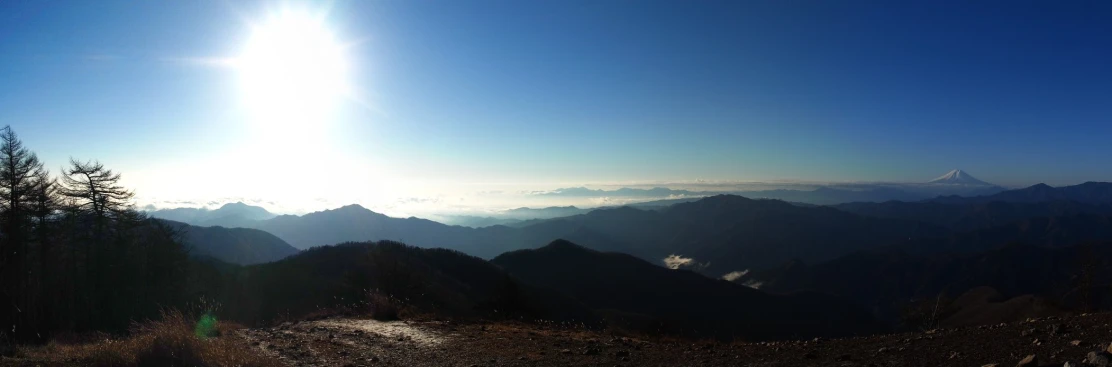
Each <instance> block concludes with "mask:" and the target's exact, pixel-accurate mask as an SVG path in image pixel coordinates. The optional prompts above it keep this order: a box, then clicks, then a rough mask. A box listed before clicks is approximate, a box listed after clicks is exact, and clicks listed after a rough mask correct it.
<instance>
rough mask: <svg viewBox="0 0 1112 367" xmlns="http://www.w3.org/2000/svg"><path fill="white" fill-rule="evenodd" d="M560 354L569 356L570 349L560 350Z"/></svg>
mask: <svg viewBox="0 0 1112 367" xmlns="http://www.w3.org/2000/svg"><path fill="white" fill-rule="evenodd" d="M560 354H571V349H560Z"/></svg>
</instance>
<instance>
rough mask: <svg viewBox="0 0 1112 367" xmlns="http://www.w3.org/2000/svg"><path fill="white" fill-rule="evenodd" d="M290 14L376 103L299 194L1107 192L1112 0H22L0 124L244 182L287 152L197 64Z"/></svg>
mask: <svg viewBox="0 0 1112 367" xmlns="http://www.w3.org/2000/svg"><path fill="white" fill-rule="evenodd" d="M278 4H285V5H278ZM283 6H285V7H292V8H297V9H317V10H321V9H326V8H327V9H329V10H328V12H327V22H326V24H327V27H328V28H329V30H330V31H332V32H333V33H334V35H335V37H336V38H338V39H341V40H343V41H344V42H345V45H346V46H345V47H346V56H345V57H346V59H347V60H346V61H347V62H348V63H349V64H350V68H349V69H350V70H349V73H348V74H347V75H346V78H347V79H348V83H349V84H350V85H351V86H352V87H353V88H354V89H356V90H357V91H358V95H359V100H360V101H361V103H355V102H354V101H347V102H345V103H342V106H340V107H338V111H339V112H336V113H334V114H331V115H329V116H328V117H327V121H323V120H322V121H306V122H303V123H301V124H298V125H294V126H293V128H295V129H297V130H304V131H314V130H318V129H320V130H326V131H327V133H322V134H318V135H317V136H316V137H315V138H314V139H317V140H316V142H315V143H314V144H313V145H309V147H310V148H312V149H306V150H309V152H308V153H309V155H314V156H316V157H318V158H319V159H320V160H322V161H326V160H333V158H336V159H335V160H336V161H340V162H344V163H342V164H334V165H332V166H328V167H327V168H328V170H327V171H325V172H316V173H315V174H313V176H314V178H313V179H312V180H308V179H307V180H306V181H305V182H303V183H300V184H298V185H293V186H289V187H288V188H290V189H300V190H328V187H330V186H331V185H332V183H334V182H335V181H342V180H345V179H346V177H347V176H346V175H348V174H352V173H351V172H356V173H355V174H357V175H359V177H358V180H364V181H359V182H369V181H374V182H378V183H379V184H380V186H376V187H379V188H383V187H386V188H388V187H391V186H390V185H389V184H384V183H382V182H384V181H398V182H402V181H404V182H407V183H417V184H422V183H423V184H428V185H442V186H444V185H453V184H454V183H461V184H462V183H467V184H469V185H473V186H481V184H482V183H483V182H492V183H507V182H509V183H531V184H534V185H539V184H542V183H551V184H552V185H554V186H562V185H564V184H574V183H589V182H613V181H636V180H662V181H668V180H693V179H715V180H769V179H799V180H814V181H822V180H870V181H877V180H879V181H925V180H927V179H930V178H933V177H934V176H937V175H940V174H942V173H945V172H946V171H948V170H949V169H951V168H962V169H964V170H966V171H968V172H970V173H972V174H973V175H976V176H978V177H979V178H981V179H983V180H986V181H990V182H994V183H999V184H1004V185H1014V186H1019V185H1027V184H1033V183H1037V182H1047V183H1051V184H1073V183H1079V182H1083V181H1088V180H1102V181H1112V169H1109V163H1108V162H1109V158H1110V157H1112V139H1110V138H1112V121H1110V117H1112V21H1109V19H1112V3H1110V2H1106V1H1066V2H1054V1H1037V2H1035V1H977V2H970V1H954V2H949V1H924V2H919V3H918V4H913V3H911V2H904V1H898V2H893V1H864V2H862V1H723V2H710V1H699V2H681V1H667V2H660V1H505V2H487V1H436V2H421V1H336V2H334V3H331V4H329V3H310V4H297V3H247V2H238V1H147V2H134V1H75V2H47V1H6V2H0V124H9V125H12V126H13V127H14V128H15V129H16V131H17V132H18V133H20V134H21V135H22V136H23V137H24V140H25V141H26V142H27V143H28V144H29V145H30V146H31V147H32V148H33V149H35V150H36V151H37V152H38V153H39V154H40V155H41V156H42V157H43V158H44V159H46V160H47V161H48V163H49V164H50V165H51V166H52V167H58V166H60V165H61V164H62V163H64V161H65V160H66V159H67V158H68V157H70V156H74V157H78V158H82V159H85V158H97V159H100V160H101V161H103V162H105V163H106V164H108V165H109V166H111V167H116V168H118V169H120V170H122V171H123V172H124V174H125V177H133V178H135V181H134V182H135V184H136V185H138V186H140V187H139V190H140V191H141V192H142V191H143V190H147V191H150V192H159V188H158V187H155V186H158V185H163V186H165V185H168V184H166V182H168V181H170V180H169V179H167V178H166V177H168V176H169V175H171V174H174V175H181V176H185V177H194V176H205V175H206V174H219V175H225V177H226V178H227V177H230V178H231V179H230V180H231V181H236V180H239V179H240V178H239V177H235V175H236V174H239V173H242V172H244V170H240V169H238V168H237V167H240V166H251V165H254V164H255V162H254V161H253V160H252V159H257V158H258V157H263V156H267V155H268V154H269V151H268V150H267V149H274V150H283V149H286V148H275V147H274V146H269V148H265V149H264V148H259V149H263V150H264V152H261V153H260V152H254V154H255V155H252V154H251V153H244V152H243V151H242V150H243V147H245V146H251V147H256V145H252V144H249V143H251V142H252V141H253V140H258V139H264V138H260V136H261V135H263V134H260V132H259V131H260V128H259V126H257V125H251V124H249V123H246V122H245V120H246V119H247V118H248V117H247V113H246V112H244V108H243V106H242V105H243V103H242V100H243V98H242V93H241V92H240V91H239V90H238V89H237V87H236V83H237V71H235V70H227V68H221V67H219V66H212V65H207V64H206V63H205V62H203V61H204V60H209V59H220V58H231V57H235V56H236V55H238V54H240V53H241V52H242V50H241V49H242V48H243V45H244V43H245V42H247V41H245V40H247V39H248V36H249V34H251V33H250V32H251V31H250V26H249V25H250V24H251V23H253V22H258V21H259V20H260V19H263V18H265V16H266V14H267V13H268V12H273V11H274V9H276V8H280V7H283ZM321 119H324V117H322V118H321ZM318 126H327V127H319V128H318ZM289 127H290V126H283V128H289ZM260 146H261V145H260ZM286 146H288V147H289V148H288V149H289V150H294V149H297V148H296V146H292V145H286ZM252 149H255V148H252ZM198 162H202V163H198ZM204 162H215V163H213V164H217V163H220V164H224V165H225V166H224V167H223V168H222V169H218V170H214V171H211V172H210V171H206V169H207V168H206V167H208V166H209V165H208V164H206V163H204ZM301 163H304V162H301ZM268 167H277V166H268ZM311 168H313V167H310V169H308V170H307V169H304V168H301V167H288V169H289V170H290V171H292V172H306V171H312V169H311ZM266 171H267V172H269V173H272V174H274V175H284V174H286V173H284V172H280V169H269V168H268V169H267V170H266ZM258 174H259V173H258V172H254V171H253V173H252V175H255V176H257V175H258ZM128 175H131V176H128ZM249 178H250V177H244V178H243V179H244V180H246V179H249ZM213 179H220V178H219V177H217V178H209V180H213ZM352 180H356V178H353V179H352ZM368 180H369V181H368ZM173 181H174V182H178V183H181V182H186V183H185V184H180V185H179V186H174V188H173V190H189V189H191V188H198V187H203V190H202V189H199V188H198V189H197V190H199V191H198V192H203V193H205V194H206V195H243V193H242V192H222V191H221V185H214V184H202V183H200V182H201V181H200V180H199V179H193V180H192V181H190V179H187V178H175V179H173ZM430 182H431V183H430ZM256 185H257V183H256ZM407 185H408V184H407ZM348 189H349V190H355V191H357V190H360V188H359V187H349V188H348ZM163 191H165V190H163ZM241 191H242V190H241Z"/></svg>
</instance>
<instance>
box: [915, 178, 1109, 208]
mask: <svg viewBox="0 0 1112 367" xmlns="http://www.w3.org/2000/svg"><path fill="white" fill-rule="evenodd" d="M934 201H938V202H944V203H984V202H993V201H1002V202H1010V203H1034V202H1049V201H1075V202H1079V203H1084V204H1112V182H1086V183H1082V184H1078V185H1071V186H1062V187H1052V186H1050V185H1047V184H1043V183H1040V184H1036V185H1031V186H1029V187H1026V188H1022V189H1015V190H1008V191H1004V192H1000V193H997V194H993V195H982V196H975V197H954V196H948V197H941V198H937V199H935V200H934Z"/></svg>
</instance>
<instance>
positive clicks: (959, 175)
mask: <svg viewBox="0 0 1112 367" xmlns="http://www.w3.org/2000/svg"><path fill="white" fill-rule="evenodd" d="M927 183H928V184H948V185H974V186H995V185H993V184H990V183H988V182H984V181H981V180H978V179H976V178H975V177H973V176H970V175H969V174H968V173H965V171H962V170H960V169H955V170H952V171H950V172H947V173H946V174H944V175H942V176H939V177H938V178H936V179H933V180H930V181H927Z"/></svg>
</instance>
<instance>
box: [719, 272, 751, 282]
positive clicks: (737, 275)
mask: <svg viewBox="0 0 1112 367" xmlns="http://www.w3.org/2000/svg"><path fill="white" fill-rule="evenodd" d="M745 274H749V269H745V270H741V271H731V272H729V273H726V275H723V276H722V279H725V280H727V281H731V282H732V281H735V280H738V278H741V277H743V276H745Z"/></svg>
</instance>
